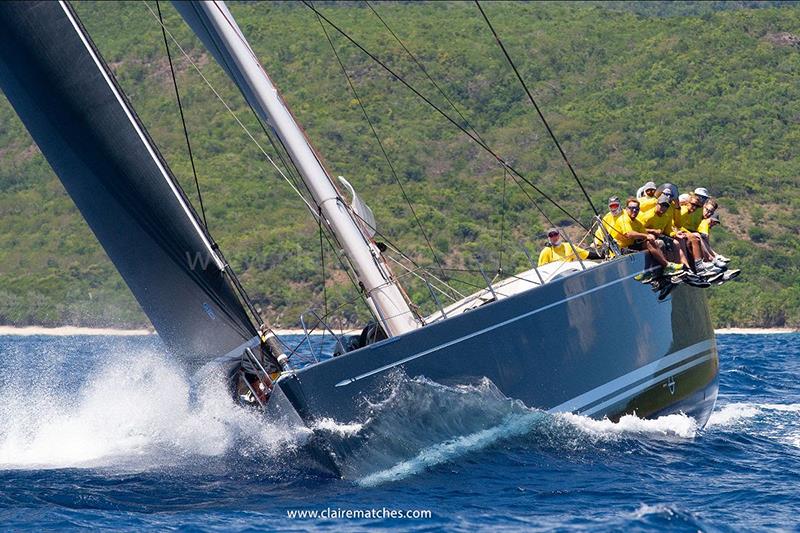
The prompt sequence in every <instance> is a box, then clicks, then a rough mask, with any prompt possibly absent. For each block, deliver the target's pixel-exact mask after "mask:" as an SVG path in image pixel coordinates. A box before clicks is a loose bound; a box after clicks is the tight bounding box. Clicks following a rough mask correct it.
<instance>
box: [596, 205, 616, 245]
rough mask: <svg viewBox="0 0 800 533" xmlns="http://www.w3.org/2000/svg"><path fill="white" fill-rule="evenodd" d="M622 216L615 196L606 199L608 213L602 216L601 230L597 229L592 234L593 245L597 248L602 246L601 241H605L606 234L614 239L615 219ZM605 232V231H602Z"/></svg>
mask: <svg viewBox="0 0 800 533" xmlns="http://www.w3.org/2000/svg"><path fill="white" fill-rule="evenodd" d="M621 216H622V204H621V203H620V201H619V198H618V197H617V196H612V197H611V198H609V199H608V213H606V214H605V215H603V219H602V220H601V222H600V223H601V224H602V225H603V227H602V228H597V231H595V232H594V244H595V246H597V247H598V248H599V247H600V246H603V241H604V240H605V236H606V233H608V234H609V235H611V237H612V238H613V237H614V231H615V229H614V228H616V223H617V219H618V218H619V217H621ZM603 230H605V231H603Z"/></svg>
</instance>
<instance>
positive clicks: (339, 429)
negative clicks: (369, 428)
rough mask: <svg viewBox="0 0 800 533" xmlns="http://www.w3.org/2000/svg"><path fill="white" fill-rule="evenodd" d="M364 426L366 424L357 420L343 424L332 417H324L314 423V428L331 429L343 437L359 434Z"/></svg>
mask: <svg viewBox="0 0 800 533" xmlns="http://www.w3.org/2000/svg"><path fill="white" fill-rule="evenodd" d="M363 427H364V424H359V423H356V422H353V423H350V424H342V423H339V422H336V421H335V420H334V419H332V418H322V419H320V420H319V421H317V422H316V423H315V424H314V426H313V429H315V430H323V431H330V432H332V433H336V434H337V435H340V436H342V437H350V436H353V435H356V434H358V432H359V431H361V429H362V428H363Z"/></svg>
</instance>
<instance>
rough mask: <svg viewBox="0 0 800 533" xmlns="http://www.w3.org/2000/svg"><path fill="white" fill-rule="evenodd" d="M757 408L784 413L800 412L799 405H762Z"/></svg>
mask: <svg viewBox="0 0 800 533" xmlns="http://www.w3.org/2000/svg"><path fill="white" fill-rule="evenodd" d="M759 407H760V408H762V409H765V410H769V411H781V412H784V413H797V412H800V403H762V404H759Z"/></svg>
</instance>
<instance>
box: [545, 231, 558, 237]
mask: <svg viewBox="0 0 800 533" xmlns="http://www.w3.org/2000/svg"><path fill="white" fill-rule="evenodd" d="M547 236H548V237H557V236H558V232H557V231H556V232H553V233H548V234H547Z"/></svg>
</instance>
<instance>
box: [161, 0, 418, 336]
mask: <svg viewBox="0 0 800 533" xmlns="http://www.w3.org/2000/svg"><path fill="white" fill-rule="evenodd" d="M173 4H174V5H175V7H176V8H177V10H178V11H179V12H180V13H181V15H182V16H183V18H184V19H185V20H186V22H187V23H188V24H189V25H190V26H191V27H192V29H193V30H194V32H195V33H196V34H197V35H198V36H199V37H200V38H201V40H202V41H203V42H204V43H205V44H206V46H207V48H208V49H209V50H210V51H211V52H212V54H213V55H214V56H215V58H216V59H217V61H218V62H219V63H220V64H221V65H222V67H223V68H224V69H225V71H226V72H227V73H228V75H229V76H230V77H231V78H232V80H233V81H234V82H235V83H236V84H237V86H238V87H239V89H240V90H241V91H242V93H243V94H244V96H245V98H246V99H247V100H248V102H249V103H250V105H251V106H252V107H253V108H254V109H255V110H256V112H257V113H258V114H259V116H260V117H261V118H262V119H263V120H265V121H266V122H267V123H268V124H269V125H270V126H271V127H272V128H273V129H274V131H275V132H276V133H277V135H278V136H279V137H280V139H281V141H282V142H283V144H284V146H285V147H286V149H287V151H288V153H289V157H291V159H292V161H293V162H294V164H295V165H296V166H297V168H298V170H299V173H300V176H301V178H302V179H303V182H304V183H305V184H306V186H307V187H308V189H309V191H310V192H311V194H312V196H313V197H314V201H315V202H316V204H317V205H318V206H319V208H320V210H321V212H322V214H323V217H324V218H325V221H326V222H327V224H328V226H329V227H330V228H331V231H333V233H334V234H335V235H336V238H337V239H338V241H339V242H340V243H341V244H342V247H343V249H344V251H345V254H346V255H347V257H348V259H349V261H350V263H351V265H352V266H353V269H354V271H355V274H356V276H357V278H358V280H359V281H360V282H361V284H362V285H363V286H364V289H365V291H366V294H367V297H368V302H369V303H371V304H372V306H373V308H374V311H376V315H377V316H378V317H379V319H380V321H381V323H382V325H383V327H384V330H385V331H386V333H387V334H388V335H390V336H394V335H399V334H402V333H406V332H408V331H412V330H414V329H416V328H418V327H419V326H420V324H419V323H418V321H417V319H416V317H415V315H414V313H413V312H412V311H411V308H410V306H409V304H408V302H407V301H406V299H405V297H404V295H403V293H402V290H401V289H400V287H399V285H398V283H397V281H396V280H395V279H394V277H393V276H392V274H391V271H390V270H389V268H388V266H387V265H386V264H385V261H384V260H383V258H382V257H381V252H380V250H378V248H377V246H376V245H375V243H374V242H372V241H371V240H370V239H369V238H368V237H367V236H365V235H364V233H363V232H362V229H361V227H360V225H359V223H358V221H357V220H356V219H355V217H354V216H353V214H352V213H351V211H350V210H349V209H348V207H347V205H346V203H345V202H344V201H343V199H342V198H341V197H340V195H339V192H338V190H337V189H336V187H335V186H334V184H333V182H332V180H331V178H330V176H328V174H327V172H326V171H325V169H324V167H323V166H322V165H321V163H320V161H319V159H318V158H317V157H316V154H315V153H314V150H313V148H312V147H311V145H310V143H309V141H308V139H307V138H306V136H305V135H304V133H303V131H302V129H301V128H300V126H299V125H298V124H297V122H296V121H295V119H294V117H293V116H292V114H291V112H290V111H289V109H288V107H287V106H286V104H285V102H283V100H282V98H281V97H280V95H279V93H278V90H277V89H276V87H275V85H274V84H273V83H272V80H271V79H270V78H269V76H268V74H267V73H266V71H265V70H264V68H263V66H262V65H261V63H260V62H259V61H258V59H257V57H256V55H255V53H254V52H253V50H252V48H251V47H250V45H249V44H248V42H247V40H246V39H245V37H244V35H243V34H242V32H241V30H240V29H239V26H238V25H237V24H236V21H235V20H234V18H233V16H232V15H231V13H230V11H229V10H228V8H227V7H226V6H225V4H224V2H218V1H207V2H173Z"/></svg>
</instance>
